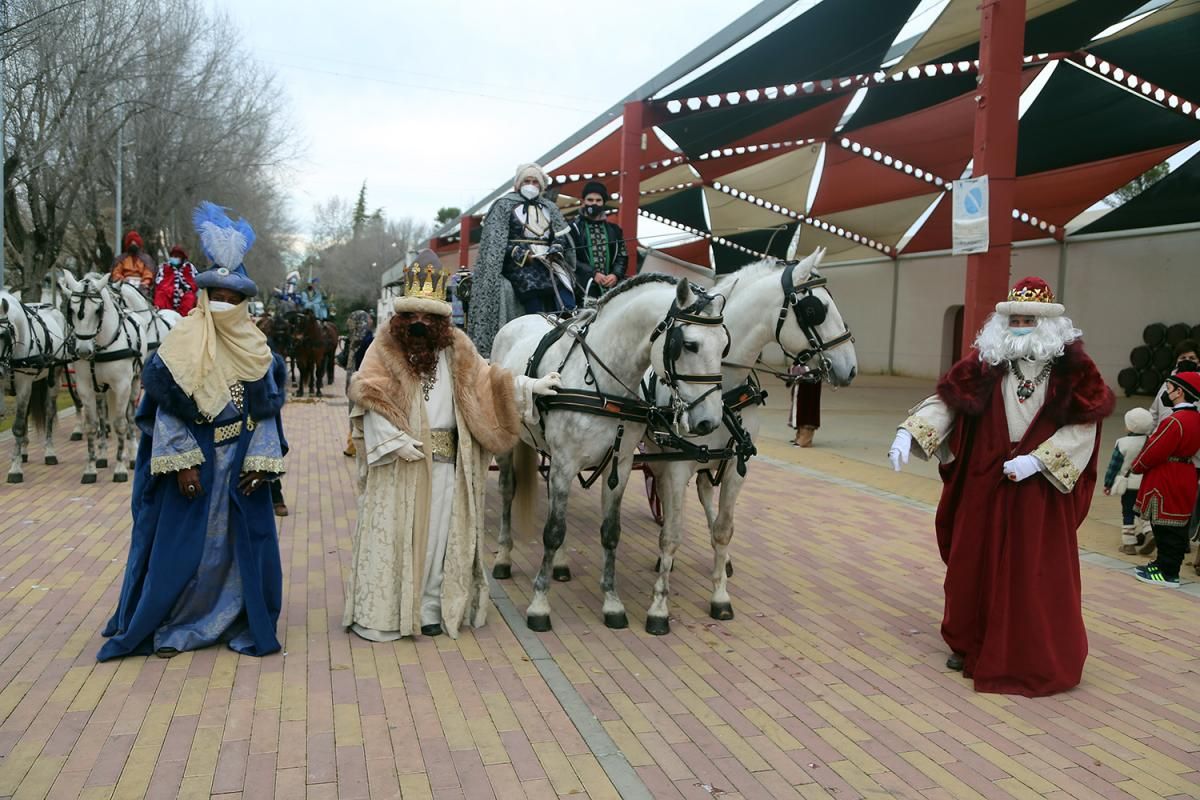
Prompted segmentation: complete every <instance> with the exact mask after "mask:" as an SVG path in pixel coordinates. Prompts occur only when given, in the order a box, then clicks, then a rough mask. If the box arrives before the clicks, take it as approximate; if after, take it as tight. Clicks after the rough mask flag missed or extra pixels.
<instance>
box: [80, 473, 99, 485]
mask: <svg viewBox="0 0 1200 800" xmlns="http://www.w3.org/2000/svg"><path fill="white" fill-rule="evenodd" d="M79 482H80V483H95V482H96V474H95V473H92V474H91V475H84V476H83V477H82V478H80V479H79Z"/></svg>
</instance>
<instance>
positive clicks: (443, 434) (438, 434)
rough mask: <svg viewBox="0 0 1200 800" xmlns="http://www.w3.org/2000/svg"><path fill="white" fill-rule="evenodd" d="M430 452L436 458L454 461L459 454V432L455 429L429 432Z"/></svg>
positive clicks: (437, 429) (438, 429) (440, 429)
mask: <svg viewBox="0 0 1200 800" xmlns="http://www.w3.org/2000/svg"><path fill="white" fill-rule="evenodd" d="M429 452H430V453H431V454H432V455H433V456H434V457H435V458H438V457H440V458H445V459H450V460H453V459H454V457H455V456H456V455H457V454H458V431H456V430H454V429H453V428H434V429H433V430H431V431H430V432H429Z"/></svg>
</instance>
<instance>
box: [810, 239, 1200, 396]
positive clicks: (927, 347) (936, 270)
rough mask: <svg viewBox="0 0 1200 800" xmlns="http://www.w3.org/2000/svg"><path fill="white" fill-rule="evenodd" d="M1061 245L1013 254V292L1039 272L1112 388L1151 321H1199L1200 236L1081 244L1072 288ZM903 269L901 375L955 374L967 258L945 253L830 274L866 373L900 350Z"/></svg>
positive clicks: (1070, 256)
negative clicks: (955, 329) (948, 323)
mask: <svg viewBox="0 0 1200 800" xmlns="http://www.w3.org/2000/svg"><path fill="white" fill-rule="evenodd" d="M1061 249H1062V247H1061V245H1059V244H1058V243H1053V242H1052V243H1046V244H1039V245H1036V246H1030V247H1018V248H1016V249H1014V250H1013V255H1012V268H1011V274H1010V279H1009V281H1008V283H1009V285H1011V284H1012V283H1013V282H1014V281H1015V280H1016V279H1019V278H1023V277H1025V276H1027V275H1037V276H1039V277H1041V278H1043V279H1045V280H1046V282H1047V283H1049V284H1050V286H1051V287H1053V289H1054V291H1055V293H1056V294H1058V295H1060V296H1061V298H1062V300H1063V301H1064V304H1065V305H1066V307H1067V314H1068V316H1070V317H1071V319H1072V320H1074V321H1075V323H1076V325H1077V326H1078V327H1079V328H1081V329H1082V330H1083V332H1084V341H1085V343H1086V346H1087V350H1088V353H1089V354H1090V355H1091V357H1092V358H1093V359H1094V360H1095V361H1096V363H1097V365H1098V366H1099V367H1100V370H1101V372H1102V373H1103V374H1104V377H1105V379H1106V380H1107V381H1108V382H1109V384H1110V385H1112V386H1116V382H1117V373H1118V372H1120V371H1121V370H1122V369H1124V368H1125V367H1127V366H1129V351H1130V350H1131V349H1133V348H1134V347H1136V346H1137V345H1139V344H1141V343H1142V329H1143V328H1144V327H1145V326H1146V325H1149V324H1150V323H1152V322H1165V323H1167V324H1172V323H1176V322H1186V323H1188V324H1189V325H1194V324H1197V323H1200V263H1198V262H1200V259H1198V258H1197V253H1200V230H1191V231H1183V232H1176V233H1163V234H1157V235H1139V236H1137V237H1134V238H1126V239H1103V240H1082V241H1075V242H1072V243H1071V244H1070V245H1069V246H1068V247H1067V254H1066V255H1067V263H1066V286H1065V291H1064V287H1061V286H1059V262H1060V257H1061ZM897 266H898V269H899V271H900V279H899V287H898V296H897V303H896V338H895V343H894V357H893V361H892V367H893V372H894V373H895V374H898V375H908V376H912V377H920V378H931V379H932V378H936V377H937V376H938V375H940V374H941V373H942V372H943V371H944V370H945V368H946V359H948V357H949V350H948V348H949V346H950V345H949V342H947V341H946V337H945V334H944V322H945V319H946V314H947V312H948V311H949V310H950V309H952V308H953V307H955V306H958V305H962V302H963V296H964V293H965V285H966V268H967V259H966V256H951V255H938V256H930V257H924V258H923V257H912V258H901V259H900V260H899V261H898V262H897V264H895V265H894V264H893V263H892V262H890V261H881V262H878V263H869V264H853V265H848V266H839V265H837V264H826V265H824V266H823V267H822V271H823V272H824V273H825V274H826V276H828V278H829V288H830V290H831V291H832V292H833V293H834V297H835V298H836V299H837V303H838V308H839V309H841V311H842V313H843V315H845V316H846V318H847V319H848V321H849V322H850V325H851V328H852V329H853V331H854V335H855V347H856V349H857V351H858V360H859V371H860V372H863V373H878V372H886V371H887V368H888V349H889V345H890V344H892V343H891V313H892V311H891V308H892V270H893V269H894V268H896V267H897Z"/></svg>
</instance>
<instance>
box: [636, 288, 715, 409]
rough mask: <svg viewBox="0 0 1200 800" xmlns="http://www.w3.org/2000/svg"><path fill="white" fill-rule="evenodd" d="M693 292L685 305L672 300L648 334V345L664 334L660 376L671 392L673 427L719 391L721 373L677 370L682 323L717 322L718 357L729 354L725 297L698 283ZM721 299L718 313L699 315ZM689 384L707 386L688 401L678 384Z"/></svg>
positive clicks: (709, 323) (707, 324) (708, 323)
mask: <svg viewBox="0 0 1200 800" xmlns="http://www.w3.org/2000/svg"><path fill="white" fill-rule="evenodd" d="M692 291H693V293H694V294H695V295H696V300H695V302H693V303H692V304H691V305H690V306H688V307H687V308H680V307H679V306H677V305H676V304H675V303H674V302H672V303H671V310H670V311H668V312H667V316H666V317H664V318H663V321H662V322H660V323H658V325H657V326H656V327H655V328H654V331H653V332H652V333H651V334H650V344H651V345H653V344H654V342H655V341H656V340H657V339H658V338H659V337H660V336H664V335H665V336H666V337H667V338H666V341H665V342H664V343H663V373H664V374H663V375H662V376H661V378H660V379H661V380H662V383H663V385H665V386H666V387H667V389H668V390H669V391H670V392H671V411H672V413H673V416H674V423H675V425H676V426H678V425H679V424H680V422H681V421H682V419H683V415H684V414H686V413H687V412H689V411H691V410H692V409H693V408H695V407H696V406H698V405H700V403H702V402H703V401H704V399H705V398H706V397H708V396H709V395H710V394H712V393H713V392H717V391H720V389H721V382H722V381H723V379H724V378H723V376H722V375H721V373H720V372H714V373H708V374H701V375H691V374H688V373H683V372H679V370H678V369H676V362H678V360H679V357H680V356H681V355H683V346H684V342H683V328H682V326H683V325H704V326H709V327H711V326H716V325H720V326H721V327H722V328H724V329H725V349H724V350H723V351H722V353H721V358H724V357H725V356H727V355H729V348H730V346H731V344H732V340H731V339H730V336H729V328H727V327H726V326H725V296H724V295H720V294H709V293H708V292H706V291H705V290H704V289H703V288H701V287H699V286H695V285H693V286H692ZM718 297H720V298H721V313H719V314H717V315H716V316H715V317H705V316H701V312H703V311H704V310H705V309H707V308H708V307H709V306H710V305H712V303H713V302H714V301H715V300H716V299H717V298H718ZM681 383H691V384H700V385H708V387H709V388H708V389H706V390H705V391H704V392H702V393H701V394H700V396H699V397H697V398H696V399H694V400H692V401H691V402H688V401H687V400H685V399H684V398H683V397H682V396H681V395H680V393H679V384H681Z"/></svg>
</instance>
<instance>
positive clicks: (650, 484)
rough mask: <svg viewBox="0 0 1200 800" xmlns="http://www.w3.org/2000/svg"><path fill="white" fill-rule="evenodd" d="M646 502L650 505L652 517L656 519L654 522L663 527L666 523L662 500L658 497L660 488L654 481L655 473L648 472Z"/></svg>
mask: <svg viewBox="0 0 1200 800" xmlns="http://www.w3.org/2000/svg"><path fill="white" fill-rule="evenodd" d="M646 500H647V501H648V502H649V503H650V516H652V517H654V521H655V522H657V523H658V524H659V525H662V524H663V522H664V521H665V519H666V518H665V517H664V516H663V507H662V500H660V499H659V497H658V486H657V484H656V483H655V481H654V473H653V472H651V471H650V470H646Z"/></svg>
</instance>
